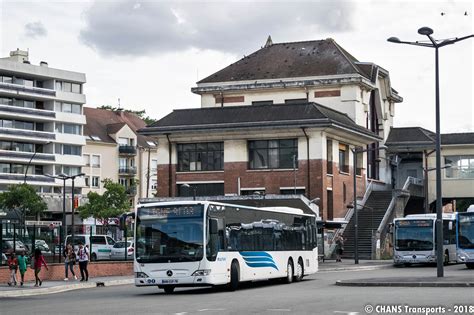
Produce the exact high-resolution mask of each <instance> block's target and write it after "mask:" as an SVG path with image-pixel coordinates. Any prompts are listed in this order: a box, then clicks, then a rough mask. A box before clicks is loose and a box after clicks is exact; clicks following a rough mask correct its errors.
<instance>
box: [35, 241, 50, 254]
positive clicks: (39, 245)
mask: <svg viewBox="0 0 474 315" xmlns="http://www.w3.org/2000/svg"><path fill="white" fill-rule="evenodd" d="M35 247H36V248H39V249H41V251H42V252H49V246H48V244H47V243H46V241H45V240H35Z"/></svg>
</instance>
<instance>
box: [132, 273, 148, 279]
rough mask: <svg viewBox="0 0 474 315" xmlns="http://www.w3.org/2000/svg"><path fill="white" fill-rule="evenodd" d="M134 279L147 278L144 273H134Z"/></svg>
mask: <svg viewBox="0 0 474 315" xmlns="http://www.w3.org/2000/svg"><path fill="white" fill-rule="evenodd" d="M135 278H148V275H147V274H146V273H144V272H135Z"/></svg>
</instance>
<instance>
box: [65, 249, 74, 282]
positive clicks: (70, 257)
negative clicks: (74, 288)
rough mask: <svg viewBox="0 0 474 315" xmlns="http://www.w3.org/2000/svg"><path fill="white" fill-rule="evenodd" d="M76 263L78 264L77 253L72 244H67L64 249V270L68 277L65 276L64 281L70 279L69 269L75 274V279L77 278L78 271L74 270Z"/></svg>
mask: <svg viewBox="0 0 474 315" xmlns="http://www.w3.org/2000/svg"><path fill="white" fill-rule="evenodd" d="M75 265H76V253H75V252H74V249H73V248H72V245H71V244H67V246H66V249H65V251H64V272H65V275H66V278H64V281H68V280H69V275H68V272H69V270H70V271H71V273H72V275H73V276H74V279H75V280H77V276H76V273H75V272H74V266H75Z"/></svg>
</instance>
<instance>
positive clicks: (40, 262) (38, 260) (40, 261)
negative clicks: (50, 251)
mask: <svg viewBox="0 0 474 315" xmlns="http://www.w3.org/2000/svg"><path fill="white" fill-rule="evenodd" d="M33 259H34V261H33V266H34V268H35V281H36V283H35V287H37V286H38V285H39V286H41V285H42V284H43V281H41V279H40V277H39V274H40V272H41V267H42V266H44V267H45V268H46V270H49V269H48V265H46V261H45V260H44V256H43V254H42V253H41V250H40V249H39V248H37V249H35V255H34V256H33Z"/></svg>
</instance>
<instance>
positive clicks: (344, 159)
mask: <svg viewBox="0 0 474 315" xmlns="http://www.w3.org/2000/svg"><path fill="white" fill-rule="evenodd" d="M339 171H340V172H343V173H349V146H348V145H347V144H342V143H339Z"/></svg>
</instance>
